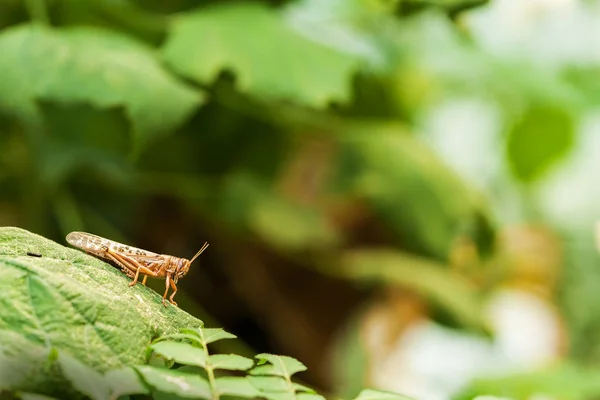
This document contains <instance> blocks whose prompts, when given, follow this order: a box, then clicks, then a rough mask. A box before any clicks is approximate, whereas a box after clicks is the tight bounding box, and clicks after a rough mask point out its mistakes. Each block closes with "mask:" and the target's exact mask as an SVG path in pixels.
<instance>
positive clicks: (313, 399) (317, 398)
mask: <svg viewBox="0 0 600 400" xmlns="http://www.w3.org/2000/svg"><path fill="white" fill-rule="evenodd" d="M296 400H326V399H325V397H323V396H321V395H320V394H318V393H296Z"/></svg>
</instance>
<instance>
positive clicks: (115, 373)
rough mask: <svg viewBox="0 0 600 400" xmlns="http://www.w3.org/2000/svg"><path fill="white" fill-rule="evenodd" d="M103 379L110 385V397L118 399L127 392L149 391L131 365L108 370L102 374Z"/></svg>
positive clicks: (144, 392)
mask: <svg viewBox="0 0 600 400" xmlns="http://www.w3.org/2000/svg"><path fill="white" fill-rule="evenodd" d="M104 380H105V381H106V383H107V384H108V386H110V394H111V398H112V399H118V398H119V397H121V396H124V395H128V394H149V393H150V391H149V390H148V387H147V386H146V385H145V384H144V382H142V380H141V379H140V377H139V375H138V374H137V373H136V371H135V370H134V369H133V368H132V367H126V368H120V369H113V370H110V371H108V372H107V373H106V374H104Z"/></svg>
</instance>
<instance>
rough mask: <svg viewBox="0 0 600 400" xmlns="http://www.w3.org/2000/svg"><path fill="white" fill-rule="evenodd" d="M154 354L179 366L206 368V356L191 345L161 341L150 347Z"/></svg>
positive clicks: (202, 351)
mask: <svg viewBox="0 0 600 400" xmlns="http://www.w3.org/2000/svg"><path fill="white" fill-rule="evenodd" d="M150 347H151V348H152V350H154V351H155V352H156V353H158V354H160V355H162V356H164V357H166V358H168V359H170V360H173V361H175V362H177V363H179V364H185V365H196V366H198V367H204V366H206V354H205V353H204V350H202V349H200V348H198V347H194V346H192V345H191V344H187V343H181V342H173V341H163V342H158V343H154V344H152V345H151V346H150Z"/></svg>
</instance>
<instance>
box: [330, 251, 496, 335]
mask: <svg viewBox="0 0 600 400" xmlns="http://www.w3.org/2000/svg"><path fill="white" fill-rule="evenodd" d="M340 264H341V270H340V271H339V273H340V274H341V275H344V276H347V277H350V278H354V279H357V280H360V281H361V282H364V281H369V280H371V281H375V282H381V283H393V284H397V285H402V286H407V287H409V288H411V289H413V290H416V291H418V292H419V293H421V294H422V295H424V296H427V297H429V298H431V300H432V301H434V302H435V303H436V304H437V305H438V306H439V307H441V308H442V309H444V310H446V311H448V312H449V313H451V314H452V315H453V316H454V318H456V319H457V320H458V321H460V322H461V323H462V324H464V325H465V326H467V327H470V328H475V329H486V324H485V322H484V320H483V314H482V312H483V309H482V304H481V298H480V297H479V295H478V293H477V292H476V290H475V289H474V287H473V286H472V285H470V284H469V282H468V281H467V280H465V279H464V278H463V277H461V276H460V275H458V274H456V273H454V272H452V271H450V270H448V269H447V268H445V266H444V265H441V264H437V263H435V262H432V261H429V260H427V259H423V258H418V257H416V256H411V255H408V254H406V253H401V252H397V251H392V250H377V249H373V250H352V251H347V252H346V253H345V254H344V255H343V256H342V259H341V262H340Z"/></svg>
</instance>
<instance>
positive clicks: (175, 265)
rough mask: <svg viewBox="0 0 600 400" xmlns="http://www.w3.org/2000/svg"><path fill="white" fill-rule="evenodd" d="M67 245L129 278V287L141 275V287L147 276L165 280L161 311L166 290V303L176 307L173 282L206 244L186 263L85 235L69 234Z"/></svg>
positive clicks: (175, 291) (200, 252)
mask: <svg viewBox="0 0 600 400" xmlns="http://www.w3.org/2000/svg"><path fill="white" fill-rule="evenodd" d="M67 242H69V243H70V244H71V245H72V246H75V247H78V248H80V249H81V250H84V251H85V252H87V253H89V254H92V255H94V256H97V257H100V258H104V259H106V260H109V261H112V262H113V263H115V264H117V265H118V266H119V267H120V268H121V270H122V271H123V272H124V273H125V274H126V275H127V276H128V277H129V278H132V279H133V281H132V282H130V283H129V286H134V285H135V284H136V283H137V281H138V278H139V276H140V274H143V275H144V279H143V280H142V285H146V279H147V278H148V276H151V277H154V278H165V287H166V289H165V294H164V295H163V298H162V302H163V304H164V305H165V307H166V306H167V303H166V300H167V294H168V292H169V287H171V288H172V289H173V293H172V294H171V296H170V297H169V302H171V304H173V305H174V306H177V303H176V302H175V301H174V300H173V297H175V293H177V281H178V280H179V278H183V277H184V276H185V275H186V274H187V273H188V271H189V270H190V265H191V264H192V263H193V262H194V260H195V259H196V258H197V257H198V256H199V255H200V254H202V252H203V251H204V250H206V248H207V247H208V243H204V245H203V246H202V248H201V249H200V250H198V252H197V253H196V255H195V256H194V257H192V259H191V260H187V259H185V258H179V257H174V256H169V255H165V254H156V253H152V252H150V251H146V250H142V249H138V248H135V247H131V246H126V245H124V244H121V243H117V242H115V241H113V240H110V239H105V238H103V237H100V236H96V235H92V234H91V233H85V232H71V233H69V234H68V235H67Z"/></svg>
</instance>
